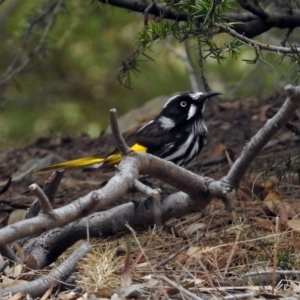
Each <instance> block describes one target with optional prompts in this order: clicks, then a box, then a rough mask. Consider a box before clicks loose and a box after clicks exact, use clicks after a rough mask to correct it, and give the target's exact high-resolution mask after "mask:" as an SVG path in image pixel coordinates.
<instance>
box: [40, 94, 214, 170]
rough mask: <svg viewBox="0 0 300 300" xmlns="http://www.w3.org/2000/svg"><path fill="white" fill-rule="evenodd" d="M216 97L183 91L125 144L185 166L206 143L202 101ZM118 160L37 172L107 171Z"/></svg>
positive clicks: (75, 163)
mask: <svg viewBox="0 0 300 300" xmlns="http://www.w3.org/2000/svg"><path fill="white" fill-rule="evenodd" d="M217 95H220V93H218V92H206V93H201V92H195V93H193V92H185V93H181V94H178V95H175V96H173V97H172V98H170V99H169V100H168V101H167V102H166V104H165V105H164V107H163V108H162V110H161V112H160V113H159V114H158V115H157V116H156V117H155V118H154V119H152V120H151V121H149V122H147V123H145V124H144V125H142V126H141V127H140V128H139V129H138V130H137V131H136V132H135V133H133V134H132V135H130V136H129V137H128V139H127V140H126V142H127V144H128V145H129V147H130V148H131V149H132V150H133V151H137V152H146V153H150V154H152V155H155V156H158V157H160V158H163V159H165V160H168V161H171V162H173V163H175V164H177V165H179V166H186V165H187V164H188V163H189V162H191V161H192V160H193V159H194V158H196V157H197V156H198V154H199V153H200V151H201V150H202V148H203V146H204V144H205V142H206V137H207V127H206V124H205V121H204V119H203V111H204V108H205V102H206V100H207V99H209V98H211V97H214V96H217ZM120 161H121V155H120V154H119V153H118V152H117V151H114V152H113V153H111V154H110V155H109V156H107V157H97V156H95V157H85V158H79V159H74V160H70V161H66V162H62V163H58V164H55V165H51V166H48V167H45V168H42V169H40V170H38V171H37V172H45V171H52V170H58V169H68V168H74V167H85V166H90V167H98V168H99V169H100V170H103V171H109V170H113V169H114V166H115V165H117V164H118V163H119V162H120Z"/></svg>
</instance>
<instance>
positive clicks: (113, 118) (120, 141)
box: [109, 108, 132, 155]
mask: <svg viewBox="0 0 300 300" xmlns="http://www.w3.org/2000/svg"><path fill="white" fill-rule="evenodd" d="M109 113H110V126H111V131H112V133H113V136H114V139H115V142H116V145H117V148H118V150H119V151H120V153H121V155H127V154H128V153H130V152H132V150H131V149H130V148H129V147H128V146H127V144H126V142H125V140H124V138H123V136H122V134H121V132H120V129H119V125H118V120H117V110H116V109H115V108H112V109H111V110H110V111H109Z"/></svg>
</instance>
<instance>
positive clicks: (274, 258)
mask: <svg viewBox="0 0 300 300" xmlns="http://www.w3.org/2000/svg"><path fill="white" fill-rule="evenodd" d="M275 220H276V223H275V236H274V253H273V274H272V294H273V295H274V293H275V287H276V277H277V276H276V275H277V274H276V269H277V264H278V257H277V253H278V245H279V236H278V233H279V217H276V218H275Z"/></svg>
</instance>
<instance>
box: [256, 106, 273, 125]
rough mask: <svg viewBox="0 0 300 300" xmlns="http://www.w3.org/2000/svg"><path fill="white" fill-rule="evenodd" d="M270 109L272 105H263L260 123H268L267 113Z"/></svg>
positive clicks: (259, 117) (259, 118)
mask: <svg viewBox="0 0 300 300" xmlns="http://www.w3.org/2000/svg"><path fill="white" fill-rule="evenodd" d="M270 107H271V104H267V105H263V106H262V107H261V108H260V112H259V116H258V121H260V122H266V121H267V111H268V109H269V108H270Z"/></svg>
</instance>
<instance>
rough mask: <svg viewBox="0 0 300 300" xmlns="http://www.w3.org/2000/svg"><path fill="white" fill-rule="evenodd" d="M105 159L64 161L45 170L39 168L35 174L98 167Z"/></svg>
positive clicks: (85, 158)
mask: <svg viewBox="0 0 300 300" xmlns="http://www.w3.org/2000/svg"><path fill="white" fill-rule="evenodd" d="M104 160H105V159H104V158H100V157H84V158H78V159H73V160H69V161H65V162H62V163H58V164H55V165H50V166H48V167H45V168H41V169H39V170H37V171H36V173H44V172H48V171H55V170H62V169H71V168H78V167H79V168H80V167H100V166H101V165H102V163H103V161H104Z"/></svg>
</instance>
